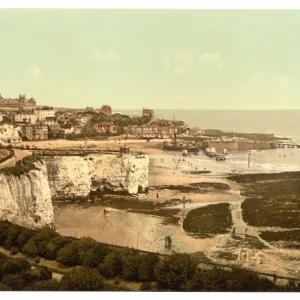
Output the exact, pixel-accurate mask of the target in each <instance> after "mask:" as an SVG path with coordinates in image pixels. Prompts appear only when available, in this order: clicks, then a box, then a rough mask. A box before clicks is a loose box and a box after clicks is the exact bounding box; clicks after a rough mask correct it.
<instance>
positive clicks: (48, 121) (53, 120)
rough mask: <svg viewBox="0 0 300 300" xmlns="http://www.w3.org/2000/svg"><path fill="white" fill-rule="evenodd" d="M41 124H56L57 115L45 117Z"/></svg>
mask: <svg viewBox="0 0 300 300" xmlns="http://www.w3.org/2000/svg"><path fill="white" fill-rule="evenodd" d="M42 122H43V124H45V125H48V126H52V125H57V124H58V120H57V117H46V118H45V120H44V121H42Z"/></svg>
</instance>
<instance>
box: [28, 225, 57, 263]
mask: <svg viewBox="0 0 300 300" xmlns="http://www.w3.org/2000/svg"><path fill="white" fill-rule="evenodd" d="M56 237H58V234H57V233H56V232H55V231H54V230H53V229H51V228H49V227H45V228H42V229H41V230H40V231H39V232H38V233H36V234H35V235H34V236H32V237H31V238H30V239H29V240H28V242H27V243H26V244H25V245H24V247H23V249H22V251H23V252H24V253H26V254H27V255H28V256H32V257H35V256H38V255H40V256H42V257H46V256H47V255H49V253H48V250H49V248H48V249H47V245H48V243H49V242H50V241H52V240H53V239H54V238H56Z"/></svg>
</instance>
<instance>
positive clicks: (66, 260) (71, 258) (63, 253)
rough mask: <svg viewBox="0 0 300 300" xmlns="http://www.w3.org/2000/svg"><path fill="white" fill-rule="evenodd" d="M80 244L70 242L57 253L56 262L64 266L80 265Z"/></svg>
mask: <svg viewBox="0 0 300 300" xmlns="http://www.w3.org/2000/svg"><path fill="white" fill-rule="evenodd" d="M79 250H80V244H79V242H78V241H75V242H71V243H69V244H67V245H66V246H65V247H63V248H62V249H60V250H59V251H58V256H57V259H56V260H57V261H59V262H60V263H62V264H64V265H66V266H76V265H79V264H80V253H79Z"/></svg>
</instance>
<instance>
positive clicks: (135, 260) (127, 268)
mask: <svg viewBox="0 0 300 300" xmlns="http://www.w3.org/2000/svg"><path fill="white" fill-rule="evenodd" d="M122 278H123V279H125V280H128V281H138V278H139V256H138V254H135V255H134V254H133V255H124V256H123V257H122Z"/></svg>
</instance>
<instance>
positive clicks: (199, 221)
mask: <svg viewBox="0 0 300 300" xmlns="http://www.w3.org/2000/svg"><path fill="white" fill-rule="evenodd" d="M231 227H232V217H231V210H230V205H229V203H219V204H212V205H207V206H204V207H200V208H197V209H194V210H192V211H190V212H189V213H188V214H187V216H186V218H185V219H184V221H183V229H184V230H185V231H186V232H187V233H189V234H191V235H193V236H194V237H202V238H203V237H204V238H205V237H213V236H215V235H217V234H226V233H229V232H230V229H231Z"/></svg>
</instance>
